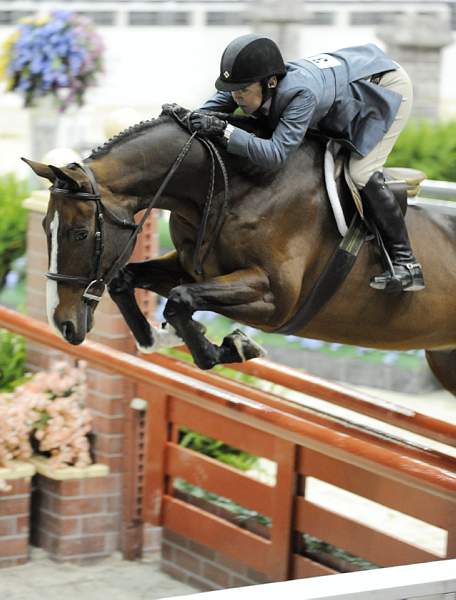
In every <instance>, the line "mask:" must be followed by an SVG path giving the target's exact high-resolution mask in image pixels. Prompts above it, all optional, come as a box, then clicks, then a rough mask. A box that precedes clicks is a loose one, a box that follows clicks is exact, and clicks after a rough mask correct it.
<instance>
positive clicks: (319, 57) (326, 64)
mask: <svg viewBox="0 0 456 600" xmlns="http://www.w3.org/2000/svg"><path fill="white" fill-rule="evenodd" d="M306 60H308V61H310V62H311V63H313V64H314V65H315V66H316V67H318V68H319V69H329V68H331V67H338V66H339V65H340V64H341V62H340V60H338V59H337V58H335V57H334V56H331V55H330V54H315V56H309V57H308V58H306Z"/></svg>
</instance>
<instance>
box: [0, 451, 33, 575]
mask: <svg viewBox="0 0 456 600" xmlns="http://www.w3.org/2000/svg"><path fill="white" fill-rule="evenodd" d="M12 464H13V465H14V468H0V477H1V478H2V479H3V480H4V481H5V482H6V483H7V484H8V485H9V486H10V490H9V491H6V492H5V491H0V568H2V567H13V566H15V565H21V564H23V563H25V562H27V560H28V555H29V550H28V543H29V521H30V516H29V513H30V492H31V476H32V475H33V474H34V473H35V469H34V467H33V466H32V465H29V464H26V463H23V464H22V463H19V461H15V462H14V463H12Z"/></svg>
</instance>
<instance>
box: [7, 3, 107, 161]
mask: <svg viewBox="0 0 456 600" xmlns="http://www.w3.org/2000/svg"><path fill="white" fill-rule="evenodd" d="M103 51H104V46H103V42H102V40H101V37H100V36H99V34H98V33H97V32H96V30H95V27H94V25H93V23H92V22H91V21H90V19H88V18H87V17H83V16H80V15H76V14H74V13H72V12H70V11H66V10H55V11H52V12H51V13H50V14H49V15H46V16H41V17H28V18H26V19H22V20H21V21H20V22H19V25H18V27H17V29H16V30H15V31H14V32H13V33H12V34H11V35H10V36H9V37H8V38H7V39H6V41H5V42H4V44H3V49H2V51H1V54H0V80H2V79H3V80H4V81H5V82H6V91H10V92H17V93H19V94H21V95H22V96H23V98H24V107H25V108H30V109H31V112H30V121H31V138H32V139H31V144H32V155H33V156H34V157H35V158H36V159H41V158H42V157H43V156H44V154H45V153H46V152H47V151H49V150H50V149H52V148H54V147H55V146H56V143H57V136H58V127H59V121H60V117H61V114H62V113H64V112H65V111H66V110H67V109H68V108H69V107H74V106H78V107H80V106H82V104H83V103H84V97H85V93H86V91H87V89H88V88H89V87H91V86H93V85H94V84H95V83H96V80H97V76H98V75H99V74H100V73H101V72H102V70H103V60H102V57H103Z"/></svg>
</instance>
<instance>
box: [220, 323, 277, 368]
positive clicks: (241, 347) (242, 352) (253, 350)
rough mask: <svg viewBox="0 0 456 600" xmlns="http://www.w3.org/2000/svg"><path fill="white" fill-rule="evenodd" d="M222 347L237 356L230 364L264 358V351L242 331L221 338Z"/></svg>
mask: <svg viewBox="0 0 456 600" xmlns="http://www.w3.org/2000/svg"><path fill="white" fill-rule="evenodd" d="M222 346H223V347H225V348H227V349H230V350H231V351H233V352H234V353H235V354H236V355H237V359H235V360H232V361H231V362H244V361H246V360H250V359H252V358H261V357H262V356H266V350H265V349H264V348H262V347H261V346H260V345H259V344H257V343H256V342H254V341H253V340H251V339H250V338H249V337H248V336H247V335H246V334H245V333H244V332H243V331H241V330H240V329H236V330H235V331H233V333H230V334H229V335H227V336H226V337H225V338H223V343H222Z"/></svg>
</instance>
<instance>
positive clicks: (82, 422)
mask: <svg viewBox="0 0 456 600" xmlns="http://www.w3.org/2000/svg"><path fill="white" fill-rule="evenodd" d="M85 395H86V384H85V365H84V364H83V363H80V364H79V366H78V367H72V366H71V365H68V364H67V363H65V362H59V363H56V364H55V365H54V366H53V367H52V368H51V369H50V370H49V371H42V372H39V373H36V374H35V375H33V376H32V377H30V378H28V379H27V380H26V381H25V382H24V383H22V384H21V385H19V386H18V387H16V388H15V389H14V390H13V391H12V392H5V393H1V394H0V467H7V466H9V465H10V464H11V461H14V460H19V461H24V460H28V459H30V458H31V457H32V455H33V454H38V455H40V456H42V457H46V459H47V461H46V462H47V465H48V467H49V468H50V469H53V470H54V469H58V468H61V467H66V466H68V465H70V466H76V467H87V466H88V465H90V464H91V463H92V459H91V456H90V443H89V437H88V435H89V433H90V431H91V428H92V417H91V414H90V412H89V410H88V409H87V408H86V406H85ZM3 487H4V488H5V485H3Z"/></svg>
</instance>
